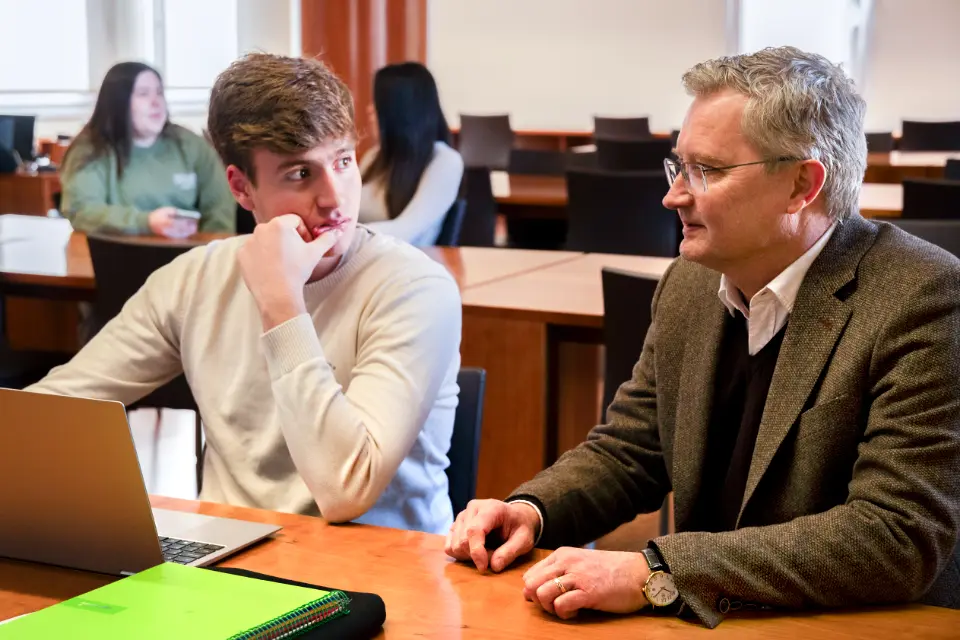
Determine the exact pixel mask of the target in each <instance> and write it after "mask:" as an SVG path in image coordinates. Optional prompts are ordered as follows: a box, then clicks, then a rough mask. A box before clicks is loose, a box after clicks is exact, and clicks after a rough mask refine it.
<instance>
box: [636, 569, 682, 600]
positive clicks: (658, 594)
mask: <svg viewBox="0 0 960 640" xmlns="http://www.w3.org/2000/svg"><path fill="white" fill-rule="evenodd" d="M643 591H644V593H645V594H646V595H647V600H649V601H650V604H652V605H653V606H655V607H666V606H668V605H671V604H673V602H674V601H675V600H676V599H677V596H678V595H679V593H677V587H676V585H675V584H673V576H672V575H670V574H669V573H664V572H663V571H656V572H654V573H652V574H651V575H650V579H649V580H647V584H646V586H645V587H644V588H643Z"/></svg>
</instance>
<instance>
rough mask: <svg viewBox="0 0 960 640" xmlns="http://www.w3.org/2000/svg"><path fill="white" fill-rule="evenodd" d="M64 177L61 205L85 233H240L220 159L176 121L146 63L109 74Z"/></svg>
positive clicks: (127, 64)
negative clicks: (170, 115)
mask: <svg viewBox="0 0 960 640" xmlns="http://www.w3.org/2000/svg"><path fill="white" fill-rule="evenodd" d="M60 179H61V183H62V185H63V199H62V206H61V210H62V212H63V214H64V216H66V217H67V218H69V219H70V221H71V222H72V223H73V227H74V229H77V230H78V231H83V232H87V233H90V232H107V233H129V234H144V235H145V234H150V233H153V234H156V235H160V236H167V237H171V238H182V237H186V236H189V235H192V234H193V233H195V232H196V231H197V230H198V229H199V230H200V231H217V232H234V230H235V224H236V223H235V220H236V202H235V201H234V199H233V196H232V195H231V193H230V188H229V187H228V186H227V181H226V177H225V175H224V170H223V165H222V164H221V163H220V159H219V158H218V156H217V154H216V152H215V151H214V150H213V149H212V148H211V147H210V145H208V144H207V143H206V141H205V140H204V139H203V138H201V137H200V136H198V135H196V134H194V133H191V132H190V131H188V130H187V129H184V128H183V127H180V126H178V125H175V124H171V122H170V120H169V119H168V115H167V104H166V100H165V99H164V96H163V82H162V80H161V79H160V75H159V74H158V73H157V72H156V71H155V70H154V69H152V68H151V67H149V66H147V65H145V64H141V63H139V62H121V63H120V64H117V65H114V66H113V67H112V68H111V69H110V71H108V72H107V75H106V77H105V78H104V80H103V85H102V86H101V87H100V93H99V95H98V96H97V104H96V106H95V107H94V110H93V116H92V117H91V118H90V121H89V122H88V123H87V124H86V126H84V128H83V130H82V131H81V132H80V133H79V134H78V135H77V138H76V140H75V141H74V142H73V144H72V145H71V146H70V149H69V150H68V151H67V155H66V157H65V158H64V163H63V168H62V171H61V175H60Z"/></svg>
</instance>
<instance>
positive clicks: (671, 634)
mask: <svg viewBox="0 0 960 640" xmlns="http://www.w3.org/2000/svg"><path fill="white" fill-rule="evenodd" d="M152 502H153V505H154V506H155V507H160V508H166V509H178V510H182V511H189V512H194V513H203V514H206V515H213V516H221V517H228V518H239V519H243V520H251V521H256V522H266V523H271V524H275V525H279V526H282V527H283V529H282V530H281V531H279V532H278V533H277V534H275V535H274V536H273V537H272V538H271V539H269V540H267V541H265V542H263V543H261V544H259V545H256V546H254V547H251V548H249V549H247V550H244V551H242V552H240V553H239V554H236V555H234V556H231V557H229V558H228V559H227V560H226V561H224V562H223V563H222V564H221V566H228V567H237V568H242V569H248V570H251V571H257V572H260V573H265V574H268V575H273V576H277V577H281V578H286V579H289V580H297V581H301V582H307V583H310V584H320V585H325V586H329V587H333V588H337V589H346V590H349V591H363V592H372V593H376V594H378V595H379V596H380V597H381V598H383V601H384V604H385V605H386V612H387V620H386V623H385V624H384V629H383V633H382V634H381V635H380V636H379V637H381V638H413V637H421V638H437V639H443V640H447V639H452V638H464V639H468V638H470V639H477V640H480V639H483V640H495V639H498V638H504V639H507V638H531V639H543V640H566V639H570V640H585V639H589V638H620V637H623V638H664V639H678V640H680V639H687V638H710V639H711V640H713V639H715V638H716V639H721V640H722V639H725V638H738V639H742V640H752V639H754V638H779V639H782V640H787V639H794V638H796V639H807V638H817V639H818V640H840V639H843V640H854V639H857V638H863V639H867V640H873V639H875V638H886V637H892V636H902V637H910V638H915V639H917V640H926V639H933V638H944V639H946V638H956V637H957V629H960V611H954V610H951V609H942V608H936V607H926V606H920V605H903V606H895V607H877V608H866V609H861V610H851V611H833V612H816V613H792V614H786V613H784V614H750V613H739V614H736V613H735V614H731V615H729V616H728V618H727V619H726V620H725V621H724V622H723V623H722V624H721V625H720V626H719V627H717V628H716V629H714V630H707V629H705V628H703V627H702V626H699V625H697V624H695V623H691V622H683V621H680V620H678V619H675V618H669V617H659V616H651V615H647V614H643V613H641V614H638V615H631V616H607V615H601V614H591V613H590V612H586V613H584V614H581V615H580V616H579V617H578V618H577V619H575V620H573V621H570V622H562V621H559V620H557V619H556V618H552V617H550V616H549V615H547V614H545V613H543V612H542V611H540V610H539V609H538V608H537V607H536V606H535V605H533V604H531V603H529V602H526V601H525V600H524V599H523V595H522V594H521V591H522V588H523V581H522V576H523V573H524V571H525V570H526V569H527V568H529V567H530V566H531V564H533V562H535V561H537V560H539V559H542V558H543V557H545V556H546V555H547V554H546V553H545V552H543V551H536V552H534V553H533V554H531V556H530V557H529V558H527V559H526V560H525V561H523V562H520V563H519V564H517V565H516V566H515V567H513V568H511V569H509V570H507V571H506V572H504V573H502V574H499V575H494V574H486V575H482V574H480V573H478V572H477V571H476V570H475V569H473V568H471V566H468V565H465V564H460V563H455V562H453V561H451V560H450V559H448V558H447V557H446V556H445V555H444V553H443V538H442V537H441V536H437V535H431V534H424V533H417V532H409V531H399V530H396V529H384V528H380V527H370V526H364V525H346V526H344V525H340V526H334V525H328V524H327V523H325V522H324V521H323V520H321V519H319V518H313V517H308V516H299V515H292V514H285V513H276V512H270V511H260V510H255V509H245V508H241V507H231V506H226V505H216V504H210V503H202V502H194V501H186V500H175V499H172V498H159V497H153V498H152ZM112 580H114V578H111V577H109V576H103V575H99V574H94V573H86V572H80V571H71V570H68V569H60V568H56V567H49V566H44V565H38V564H29V563H22V562H14V561H9V560H0V620H4V619H7V618H10V617H13V616H17V615H21V614H25V613H30V612H32V611H36V610H38V609H41V608H43V607H46V606H50V605H52V604H55V603H57V602H60V601H62V600H65V599H67V598H71V597H74V596H77V595H80V594H82V593H86V592H87V591H90V590H92V589H96V588H98V587H100V586H103V585H104V584H106V583H108V582H110V581H112Z"/></svg>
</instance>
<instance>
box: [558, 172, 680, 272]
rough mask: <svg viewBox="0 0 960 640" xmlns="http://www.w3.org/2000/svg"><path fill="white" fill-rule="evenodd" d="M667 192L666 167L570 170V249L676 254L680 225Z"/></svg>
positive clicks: (568, 187)
mask: <svg viewBox="0 0 960 640" xmlns="http://www.w3.org/2000/svg"><path fill="white" fill-rule="evenodd" d="M666 191H667V182H666V179H665V178H664V176H663V172H662V171H644V172H634V173H622V172H621V173H610V172H604V171H568V172H567V219H568V228H567V246H566V248H567V250H569V251H588V252H595V253H624V254H632V255H644V256H665V257H673V256H676V255H677V250H678V248H679V245H680V229H681V227H680V222H679V219H678V217H677V214H676V213H674V212H673V211H670V210H668V209H665V208H664V207H663V203H662V200H663V196H664V194H665V193H666Z"/></svg>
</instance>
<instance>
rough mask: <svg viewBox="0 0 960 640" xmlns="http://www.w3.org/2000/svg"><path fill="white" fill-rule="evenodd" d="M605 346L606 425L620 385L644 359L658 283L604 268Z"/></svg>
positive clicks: (646, 278) (604, 395)
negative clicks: (645, 343) (651, 307)
mask: <svg viewBox="0 0 960 640" xmlns="http://www.w3.org/2000/svg"><path fill="white" fill-rule="evenodd" d="M600 277H601V279H602V281H603V344H604V347H605V351H606V356H605V366H604V373H603V407H602V408H601V415H600V422H601V423H603V422H605V419H604V415H605V414H606V411H607V407H609V406H610V403H611V402H613V397H614V395H616V393H617V389H619V388H620V385H621V384H623V383H624V382H626V381H627V380H629V379H630V378H631V376H632V375H633V367H634V365H635V364H636V363H637V361H638V360H639V359H640V352H641V351H642V350H643V341H644V339H645V338H646V336H647V329H649V328H650V305H651V304H652V303H653V294H654V292H655V291H656V290H657V280H655V279H651V278H648V277H644V276H641V275H638V274H636V273H632V272H629V271H622V270H620V269H613V268H611V267H604V268H603V271H602V272H601V276H600Z"/></svg>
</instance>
